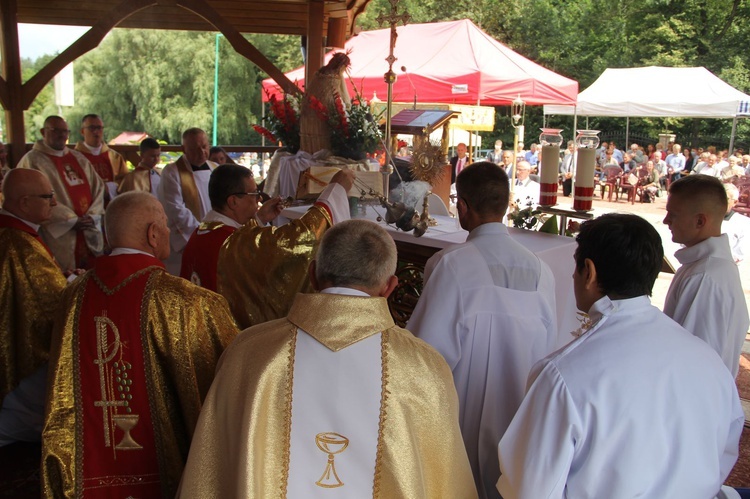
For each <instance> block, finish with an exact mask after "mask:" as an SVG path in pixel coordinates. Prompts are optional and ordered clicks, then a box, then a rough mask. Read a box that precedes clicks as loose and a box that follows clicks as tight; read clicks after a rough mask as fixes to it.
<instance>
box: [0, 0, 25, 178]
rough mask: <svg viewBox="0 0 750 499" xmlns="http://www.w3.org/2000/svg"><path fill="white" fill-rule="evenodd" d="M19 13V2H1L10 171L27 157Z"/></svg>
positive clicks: (2, 97) (2, 99) (1, 98)
mask: <svg viewBox="0 0 750 499" xmlns="http://www.w3.org/2000/svg"><path fill="white" fill-rule="evenodd" d="M17 11H18V5H17V3H16V0H0V29H2V54H3V79H4V81H3V82H2V84H1V87H2V88H1V89H0V103H2V105H3V107H4V108H5V123H6V131H7V134H8V135H7V140H8V142H9V145H10V148H9V149H10V151H9V152H10V157H9V159H8V164H9V165H10V166H11V167H15V166H16V165H17V164H18V162H19V161H20V160H21V157H22V156H23V155H24V154H26V129H25V126H24V119H23V99H22V98H21V96H22V88H23V87H22V83H21V54H20V48H19V43H18V23H17V22H16V21H17V20H16V17H17Z"/></svg>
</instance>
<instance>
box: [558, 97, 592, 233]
mask: <svg viewBox="0 0 750 499" xmlns="http://www.w3.org/2000/svg"><path fill="white" fill-rule="evenodd" d="M588 127H589V117H588V116H586V129H588ZM576 135H578V106H576V107H574V108H573V140H575V139H576ZM575 151H576V154H577V153H578V144H576V148H575ZM576 159H577V157H576V156H574V157H573V170H575V168H576V162H575V160H576ZM575 188H576V176H575V171H574V172H573V176H572V177H571V179H570V194H571V196H572V195H573V193H574V192H575ZM563 234H564V233H563Z"/></svg>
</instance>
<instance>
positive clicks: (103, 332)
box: [94, 312, 143, 455]
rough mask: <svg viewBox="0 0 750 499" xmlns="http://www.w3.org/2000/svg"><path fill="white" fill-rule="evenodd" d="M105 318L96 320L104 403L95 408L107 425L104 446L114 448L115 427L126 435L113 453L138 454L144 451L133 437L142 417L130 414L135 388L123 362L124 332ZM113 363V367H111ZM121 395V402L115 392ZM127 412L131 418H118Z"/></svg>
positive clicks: (95, 404) (97, 354) (98, 403)
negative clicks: (116, 357)
mask: <svg viewBox="0 0 750 499" xmlns="http://www.w3.org/2000/svg"><path fill="white" fill-rule="evenodd" d="M104 314H105V315H102V316H95V317H94V322H95V323H96V359H94V364H96V365H97V366H98V367H99V386H100V390H101V395H102V399H101V400H99V401H96V402H94V406H96V407H101V408H102V420H103V422H104V446H105V447H111V446H112V438H113V436H114V432H115V427H117V428H119V429H120V430H122V431H123V432H124V433H125V434H124V435H123V437H122V440H121V441H120V443H118V444H117V445H116V446H115V447H114V449H113V451H114V452H115V455H116V451H117V450H135V449H142V448H143V447H142V446H141V445H139V444H138V443H137V442H136V441H135V440H134V439H133V437H132V436H131V435H130V430H132V429H133V428H134V427H135V425H136V424H138V415H137V414H130V413H131V411H132V409H131V408H130V401H131V400H132V399H133V395H132V394H131V393H130V387H131V385H132V384H133V380H132V378H129V377H128V371H130V370H131V369H132V367H133V366H132V365H131V364H130V362H127V361H125V360H123V359H122V350H123V348H122V347H123V344H122V343H121V342H120V331H119V330H118V329H117V326H116V325H115V323H114V322H112V320H111V319H109V318H108V317H107V316H106V312H105V313H104ZM108 330H112V339H111V340H110V338H109V334H108ZM118 354H119V358H118V360H116V361H115V362H112V360H113V359H114V358H115V356H116V355H118ZM110 362H112V364H111V366H108V365H107V364H109V363H110ZM116 391H117V392H118V393H119V400H117V398H118V397H117V396H116V393H115V392H116ZM118 407H122V408H124V410H125V412H127V414H118V413H117V408H118Z"/></svg>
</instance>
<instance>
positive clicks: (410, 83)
mask: <svg viewBox="0 0 750 499" xmlns="http://www.w3.org/2000/svg"><path fill="white" fill-rule="evenodd" d="M401 71H402V72H403V73H404V74H405V75H406V79H407V80H409V85H411V89H412V90H413V91H414V110H415V111H416V110H417V87H415V86H414V82H413V81H411V76H410V75H409V73H407V72H406V66H401Z"/></svg>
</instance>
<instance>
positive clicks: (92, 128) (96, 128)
mask: <svg viewBox="0 0 750 499" xmlns="http://www.w3.org/2000/svg"><path fill="white" fill-rule="evenodd" d="M83 128H84V129H86V130H88V131H89V132H101V131H102V130H104V127H103V126H100V125H89V126H85V127H83Z"/></svg>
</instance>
